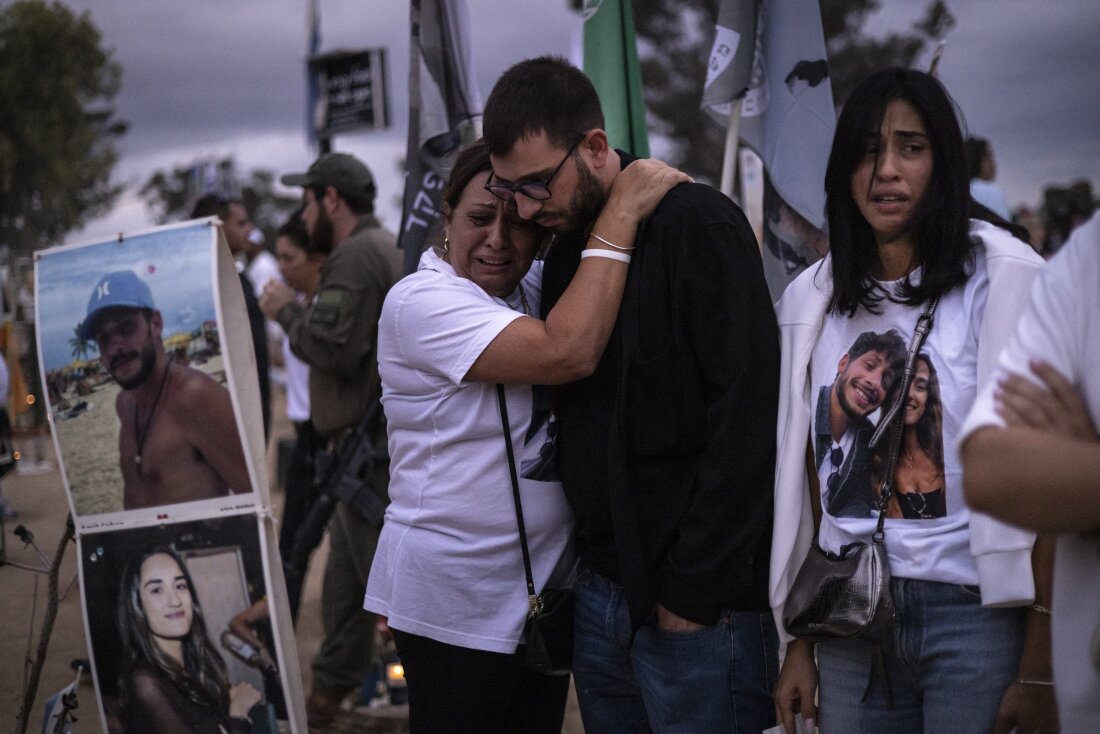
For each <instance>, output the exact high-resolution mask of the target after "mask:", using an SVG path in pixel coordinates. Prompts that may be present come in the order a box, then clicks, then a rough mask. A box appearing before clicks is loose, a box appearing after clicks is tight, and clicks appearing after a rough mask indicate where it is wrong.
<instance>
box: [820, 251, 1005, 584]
mask: <svg viewBox="0 0 1100 734" xmlns="http://www.w3.org/2000/svg"><path fill="white" fill-rule="evenodd" d="M912 277H913V280H914V281H915V282H919V281H918V279H919V277H920V271H919V270H918V271H916V272H914V273H913V274H912ZM900 282H901V281H897V282H891V283H880V285H881V286H882V287H883V288H886V289H888V290H890V291H891V292H892V291H893V289H894V288H896V287H897V286H898V285H899V284H900ZM988 293H989V277H988V273H987V270H986V263H985V255H984V253H983V252H981V251H978V252H976V253H975V256H974V264H973V267H972V275H971V276H970V278H969V279H968V280H967V282H966V284H965V285H963V286H961V287H957V288H954V289H952V290H951V291H950V292H948V293H947V294H946V295H944V296H943V297H942V298H941V299H940V304H939V307H938V308H937V311H936V316H935V321H934V324H933V328H932V331H931V332H930V333H929V335H928V337H927V339H926V340H925V342H924V346H923V347H922V349H921V354H922V355H924V356H925V357H926V360H924V361H923V367H922V366H921V363H918V368H917V370H916V379H915V380H914V386H913V388H912V389H911V390H910V392H909V395H910V396H911V397H910V398H909V400H908V401H907V405H908V406H910V407H909V411H908V412H909V415H910V416H912V415H915V414H919V416H920V419H919V420H918V421H917V422H916V423H915V424H914V425H912V426H906V434H915V436H916V438H917V441H916V443H915V448H911V449H909V450H906V449H904V448H903V450H902V452H901V454H900V456H899V459H898V468H897V471H896V473H895V477H896V482H895V488H894V492H895V496H894V499H892V500H891V504H890V506H889V507H888V514H887V520H886V548H887V552H888V554H889V558H890V573H891V574H893V575H894V576H898V577H901V578H913V579H923V580H928V581H942V582H946V583H955V584H977V583H978V572H977V569H976V568H975V566H974V561H973V558H972V557H971V553H970V532H969V521H970V511H969V509H968V508H967V506H966V503H965V500H964V498H963V492H962V468H961V466H960V464H959V461H958V458H957V456H956V452H955V443H956V441H957V438H958V435H959V429H960V428H961V427H962V423H963V419H964V418H965V417H966V414H967V412H968V411H969V410H970V406H971V405H973V403H974V396H975V393H976V390H977V359H978V357H977V355H978V333H979V329H980V326H981V322H982V316H983V314H984V312H985V306H986V299H987V296H988ZM923 308H924V307H923V306H905V305H902V304H900V303H897V302H895V301H891V300H889V299H884V300H883V301H882V302H881V303H880V305H879V310H880V313H878V314H873V313H870V312H869V311H867V310H866V309H864V308H860V309H859V310H858V311H857V312H856V314H855V315H854V316H853V317H851V318H847V317H844V316H833V315H831V316H828V317H827V318H826V319H825V324H824V326H823V328H822V331H821V336H820V338H819V340H818V342H817V344H816V346H815V347H814V350H813V354H812V357H811V361H810V371H811V375H812V381H813V393H812V394H813V396H814V400H815V402H814V406H813V407H814V409H815V410H814V420H813V427H812V428H813V438H814V451H815V459H816V461H817V466H818V477H819V479H820V480H821V495H822V497H821V506H822V510H823V513H822V519H821V527H820V531H819V542H820V543H821V546H822V547H823V548H825V549H827V550H830V551H832V552H834V553H835V552H839V550H840V549H841V547H842V546H844V545H846V544H848V543H852V542H854V541H857V540H867V539H868V538H869V537H870V535H871V533H872V532H873V531H874V528H875V525H876V522H877V519H878V511H877V497H878V495H877V493H878V489H879V487H880V482H879V481H876V479H875V478H876V472H877V471H878V466H879V463H880V461H885V454H886V449H887V443H888V437H886V438H884V440H883V441H882V442H881V444H880V445H879V447H878V450H879V451H880V452H881V456H880V457H876V455H875V452H873V451H872V450H871V449H870V448H869V441H870V438H871V435H872V433H873V431H874V428H875V426H876V425H877V423H878V420H879V419H880V417H881V416H882V414H883V413H884V412H885V409H886V408H888V407H889V405H890V404H891V401H892V400H893V399H894V393H893V392H891V388H892V386H893V385H894V384H895V382H896V381H897V382H900V379H901V372H902V366H903V365H904V360H905V356H906V354H907V353H908V350H909V342H910V340H911V338H912V335H913V331H914V329H915V327H916V324H917V319H918V317H919V316H920V314H921V312H922V311H923ZM864 345H867V346H870V347H871V348H870V349H866V350H865V349H864ZM853 352H863V353H862V354H860V355H858V356H854V355H853ZM929 362H930V363H931V369H929V367H928V363H929ZM922 406H923V407H922ZM836 430H841V431H842V432H841V434H840V436H837V435H835V431H836ZM907 438H909V436H905V437H903V441H902V445H903V447H904V446H905V444H906V440H905V439H907ZM848 441H851V443H850V446H849V449H848V450H847V451H845V452H844V453H845V455H844V456H843V458H841V457H840V456H839V455H836V454H834V453H833V449H834V447H836V446H837V444H839V445H840V446H841V447H843V446H844V445H846V444H847V442H848ZM837 459H840V462H839V467H838V468H837Z"/></svg>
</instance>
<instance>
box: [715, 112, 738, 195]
mask: <svg viewBox="0 0 1100 734" xmlns="http://www.w3.org/2000/svg"><path fill="white" fill-rule="evenodd" d="M740 130H741V100H740V99H735V100H734V101H733V102H731V103H730V120H729V124H728V125H726V149H725V152H724V154H723V156H722V181H721V185H720V186H719V189H720V190H721V191H722V193H723V194H725V195H726V196H728V197H730V198H731V199H733V198H734V196H733V181H734V176H735V174H736V173H737V147H738V143H739V139H738V135H739V133H740ZM734 201H736V199H734Z"/></svg>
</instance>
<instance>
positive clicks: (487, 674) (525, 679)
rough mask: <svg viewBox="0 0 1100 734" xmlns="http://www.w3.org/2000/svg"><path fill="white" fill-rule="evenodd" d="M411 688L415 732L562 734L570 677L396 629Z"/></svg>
mask: <svg viewBox="0 0 1100 734" xmlns="http://www.w3.org/2000/svg"><path fill="white" fill-rule="evenodd" d="M393 638H394V641H395V642H396V643H397V655H398V657H399V658H401V664H402V665H403V666H404V667H405V680H406V682H407V683H408V686H409V731H410V733H411V734H452V733H453V734H464V733H466V732H469V734H494V732H498V733H499V734H542V733H543V732H546V734H559V732H561V725H562V719H563V718H564V717H565V699H566V697H567V696H568V695H569V676H567V675H561V676H550V675H543V674H541V673H536V672H535V671H533V670H530V669H528V668H527V667H526V666H525V665H524V664H523V659H524V657H525V656H526V654H527V648H526V646H523V645H521V646H520V648H519V649H518V650H517V651H516V652H515V653H513V654H511V655H508V654H504V653H496V652H486V651H484V650H472V649H470V648H468V647H458V646H457V645H448V644H446V643H443V642H437V641H435V640H431V639H428V638H427V637H420V636H418V635H411V634H408V633H405V632H401V631H399V630H393Z"/></svg>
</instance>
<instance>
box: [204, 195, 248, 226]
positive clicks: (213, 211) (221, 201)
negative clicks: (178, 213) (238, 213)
mask: <svg viewBox="0 0 1100 734" xmlns="http://www.w3.org/2000/svg"><path fill="white" fill-rule="evenodd" d="M232 204H238V205H240V206H241V208H243V209H244V210H245V211H248V207H247V206H245V203H244V201H242V200H241V199H238V198H236V197H232V196H223V195H222V194H206V195H205V196H203V197H201V198H200V199H199V200H198V201H196V202H195V206H194V207H192V209H191V218H192V219H199V218H201V217H213V216H217V217H218V219H221V220H222V221H225V220H227V219H228V218H229V207H230V205H232Z"/></svg>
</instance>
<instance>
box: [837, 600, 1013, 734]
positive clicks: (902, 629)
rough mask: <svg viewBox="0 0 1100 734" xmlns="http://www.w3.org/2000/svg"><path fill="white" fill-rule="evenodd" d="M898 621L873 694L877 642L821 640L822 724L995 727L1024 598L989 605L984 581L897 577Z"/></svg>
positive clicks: (890, 733)
mask: <svg viewBox="0 0 1100 734" xmlns="http://www.w3.org/2000/svg"><path fill="white" fill-rule="evenodd" d="M890 590H891V591H892V592H893V594H894V605H895V607H896V611H895V613H894V631H893V635H892V637H891V638H888V640H887V643H886V644H884V645H883V646H882V654H883V658H884V667H885V671H886V677H887V679H888V680H889V684H890V696H891V699H892V705H891V702H888V701H887V698H886V691H885V687H884V685H883V680H882V676H881V674H879V675H878V676H877V678H876V679H875V680H874V681H873V684H872V687H871V690H870V692H869V693H868V695H867V698H866V700H865V701H863V702H862V703H861V702H860V699H861V698H862V697H863V694H864V691H866V690H867V682H868V680H869V678H868V676H870V675H871V670H872V656H873V649H874V648H872V647H870V646H866V645H854V646H853V645H846V644H844V643H821V644H819V645H818V646H817V665H818V673H819V676H820V683H819V686H820V688H819V697H820V711H819V714H818V719H819V721H818V723H819V725H820V726H821V731H822V732H823V734H860V732H866V733H867V734H871V733H872V732H874V734H895V733H896V734H910V733H915V732H929V733H931V732H952V734H969V733H971V732H972V733H973V734H984V733H985V732H988V731H990V729H992V728H993V721H994V719H995V718H996V716H997V708H998V707H999V706H1000V704H1001V697H1002V696H1003V695H1004V692H1005V689H1007V688H1008V686H1009V685H1010V684H1011V683H1012V681H1013V680H1014V679H1015V677H1016V667H1017V665H1018V664H1019V662H1020V652H1021V650H1022V648H1023V634H1024V611H1023V609H1022V608H1019V607H1016V608H1009V609H986V608H984V607H983V606H982V605H981V595H980V593H979V592H978V589H977V587H973V586H959V585H956V584H942V583H937V582H935V581H918V580H915V579H899V578H895V579H893V580H891V582H890Z"/></svg>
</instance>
